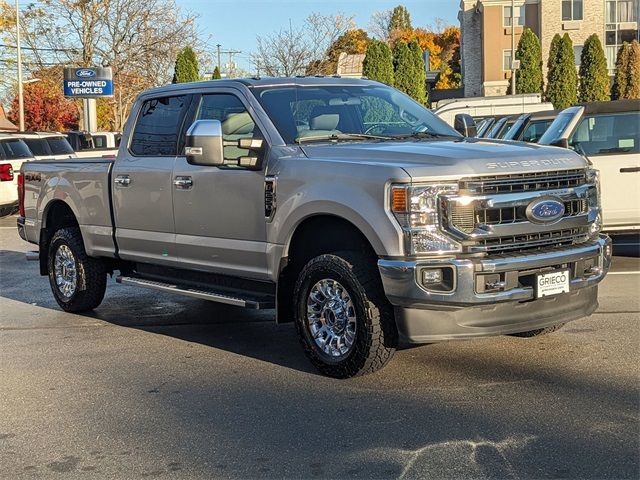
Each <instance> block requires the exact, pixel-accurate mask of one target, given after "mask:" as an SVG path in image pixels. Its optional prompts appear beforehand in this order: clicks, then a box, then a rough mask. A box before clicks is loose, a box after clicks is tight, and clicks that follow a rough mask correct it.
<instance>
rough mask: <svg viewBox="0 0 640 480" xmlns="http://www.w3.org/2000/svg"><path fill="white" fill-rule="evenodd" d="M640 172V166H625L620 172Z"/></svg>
mask: <svg viewBox="0 0 640 480" xmlns="http://www.w3.org/2000/svg"><path fill="white" fill-rule="evenodd" d="M633 172H640V167H625V168H621V169H620V173H633Z"/></svg>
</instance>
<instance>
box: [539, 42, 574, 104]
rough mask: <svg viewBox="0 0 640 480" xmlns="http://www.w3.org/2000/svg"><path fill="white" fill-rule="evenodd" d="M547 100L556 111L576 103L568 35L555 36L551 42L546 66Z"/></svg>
mask: <svg viewBox="0 0 640 480" xmlns="http://www.w3.org/2000/svg"><path fill="white" fill-rule="evenodd" d="M547 69H548V70H547V90H546V92H545V93H546V97H547V100H548V101H550V102H551V103H553V106H554V107H555V108H557V109H563V108H567V107H570V106H571V105H574V104H575V103H576V101H577V99H578V98H577V97H578V96H577V91H578V75H577V73H576V67H575V59H574V55H573V43H572V42H571V38H570V37H569V35H568V34H566V33H565V34H564V36H562V37H560V35H558V34H556V35H555V36H554V37H553V40H552V41H551V47H550V50H549V61H548V64H547Z"/></svg>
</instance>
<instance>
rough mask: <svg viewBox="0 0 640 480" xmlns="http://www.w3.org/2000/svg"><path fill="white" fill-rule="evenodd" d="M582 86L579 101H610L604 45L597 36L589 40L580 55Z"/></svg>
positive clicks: (590, 37) (594, 35)
mask: <svg viewBox="0 0 640 480" xmlns="http://www.w3.org/2000/svg"><path fill="white" fill-rule="evenodd" d="M579 76H580V86H579V91H578V99H579V100H580V101H581V102H596V101H604V100H609V99H610V98H611V95H610V93H609V70H608V68H607V58H606V57H605V55H604V50H603V49H602V43H600V39H599V38H598V35H597V34H595V33H594V34H593V35H591V36H589V38H587V40H586V41H585V42H584V46H583V48H582V54H581V55H580V71H579Z"/></svg>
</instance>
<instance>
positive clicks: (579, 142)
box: [569, 112, 640, 156]
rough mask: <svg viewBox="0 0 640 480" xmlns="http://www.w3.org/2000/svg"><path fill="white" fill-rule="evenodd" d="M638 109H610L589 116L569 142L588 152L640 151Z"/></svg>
mask: <svg viewBox="0 0 640 480" xmlns="http://www.w3.org/2000/svg"><path fill="white" fill-rule="evenodd" d="M637 125H638V122H637V113H635V112H624V113H609V114H602V115H594V116H589V117H585V118H584V119H583V120H582V121H581V122H580V123H579V124H578V127H577V128H576V130H575V131H574V133H573V135H572V136H571V138H570V139H569V145H570V146H571V147H572V148H574V149H576V150H578V151H580V152H584V154H585V155H587V156H589V155H607V154H614V153H640V131H639V130H638V128H637Z"/></svg>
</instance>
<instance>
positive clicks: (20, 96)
mask: <svg viewBox="0 0 640 480" xmlns="http://www.w3.org/2000/svg"><path fill="white" fill-rule="evenodd" d="M19 1H20V0H16V47H17V51H18V118H19V127H20V131H21V132H24V98H23V94H22V83H23V82H22V50H21V48H20V3H19Z"/></svg>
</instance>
